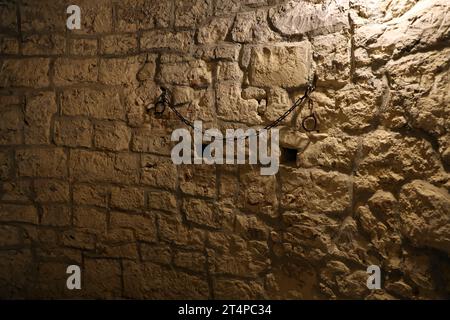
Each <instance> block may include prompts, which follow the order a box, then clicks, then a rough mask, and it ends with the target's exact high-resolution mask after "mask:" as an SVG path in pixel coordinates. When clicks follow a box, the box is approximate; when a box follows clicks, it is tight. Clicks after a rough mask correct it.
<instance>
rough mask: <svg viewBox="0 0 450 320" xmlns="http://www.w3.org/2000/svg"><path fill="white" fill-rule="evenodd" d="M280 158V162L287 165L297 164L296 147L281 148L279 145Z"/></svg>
mask: <svg viewBox="0 0 450 320" xmlns="http://www.w3.org/2000/svg"><path fill="white" fill-rule="evenodd" d="M280 151H281V158H280V163H281V164H284V165H288V166H293V167H294V166H296V165H297V152H298V150H297V149H290V148H283V147H280Z"/></svg>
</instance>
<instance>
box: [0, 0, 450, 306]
mask: <svg viewBox="0 0 450 320" xmlns="http://www.w3.org/2000/svg"><path fill="white" fill-rule="evenodd" d="M72 2H75V3H76V4H77V5H79V6H80V7H81V10H82V12H81V18H82V25H81V30H74V31H70V30H67V29H66V18H67V15H66V8H67V6H68V5H69V4H72ZM0 55H1V60H0V106H1V108H0V113H1V115H0V178H1V185H0V187H1V189H0V297H1V298H80V297H81V298H150V299H155V298H169V299H171V298H188V299H197V298H213V299H223V298H227V299H228V298H232V299H247V298H248V299H253V298H258V299H266V298H273V299H279V298H281V299H285V298H287V299H302V298H311V299H318V298H323V299H329V298H332V299H345V298H356V299H363V298H374V299H385V298H387V299H394V298H449V296H450V258H449V255H450V196H449V189H450V176H449V173H448V172H449V168H450V135H449V129H450V123H449V118H450V81H449V80H450V79H449V77H450V72H449V66H450V3H449V2H448V0H390V1H387V0H380V1H375V0H345V1H344V0H292V1H281V0H183V1H178V0H158V1H157V0H120V1H118V0H97V1H88V0H77V1H71V2H70V3H69V2H66V1H64V0H20V1H12V0H6V1H5V0H2V1H0ZM314 73H316V74H317V76H318V79H319V81H318V83H317V90H316V92H314V94H313V101H314V110H315V112H316V114H317V117H318V119H319V122H320V132H318V133H306V132H304V131H303V129H302V128H301V119H302V118H303V117H305V116H307V115H308V112H309V111H308V110H307V109H303V110H302V111H298V112H297V113H296V114H294V115H293V116H290V117H289V118H288V119H287V120H285V121H284V122H283V123H282V126H281V128H280V129H281V147H282V153H283V155H282V161H281V168H280V171H279V173H278V174H277V175H276V176H261V175H260V172H259V169H258V168H257V167H256V166H253V167H251V166H246V165H239V166H237V165H236V166H233V165H227V166H222V165H218V166H210V165H191V166H188V165H183V166H175V165H173V164H172V162H171V159H170V156H169V155H170V150H171V147H172V145H171V142H170V134H171V132H172V130H173V129H175V128H180V127H183V124H182V123H181V122H180V121H179V120H177V118H176V117H175V116H174V114H173V113H171V112H169V111H166V112H165V113H164V115H163V116H162V117H159V118H158V117H155V116H154V114H153V113H152V112H150V113H148V112H146V108H147V106H148V105H149V104H151V103H154V102H155V101H156V99H157V98H158V96H159V95H160V93H161V91H160V88H161V87H162V86H164V87H167V88H170V89H171V91H172V93H173V100H174V101H173V103H174V104H175V105H176V106H177V108H178V109H179V110H180V112H181V113H182V114H183V115H185V116H186V117H188V118H189V119H192V120H194V119H199V120H203V121H204V123H205V124H207V125H208V126H211V127H216V128H220V129H222V130H224V129H225V128H236V127H255V126H258V125H262V124H267V123H269V122H270V121H272V120H274V119H276V118H277V117H278V116H279V115H281V114H282V113H283V112H284V111H285V110H287V109H288V108H289V107H290V105H291V104H292V103H293V101H294V100H295V99H296V98H297V97H299V96H301V95H302V94H303V92H304V90H305V87H306V84H307V83H308V81H309V80H310V79H311V77H312V75H313V74H314ZM71 264H75V265H79V266H80V267H81V269H82V290H80V291H77V290H74V291H69V290H67V289H66V279H67V274H66V268H67V266H68V265H71ZM369 265H379V266H380V267H381V270H382V289H381V290H375V291H370V290H369V289H368V288H367V287H366V280H367V276H368V274H367V273H366V269H367V267H368V266H369Z"/></svg>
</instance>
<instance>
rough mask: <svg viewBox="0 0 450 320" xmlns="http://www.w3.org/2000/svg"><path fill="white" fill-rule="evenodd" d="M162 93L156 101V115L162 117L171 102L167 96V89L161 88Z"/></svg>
mask: <svg viewBox="0 0 450 320" xmlns="http://www.w3.org/2000/svg"><path fill="white" fill-rule="evenodd" d="M161 91H162V93H161V95H160V96H159V97H158V101H157V102H156V103H155V111H154V113H155V116H157V117H160V116H162V115H163V113H164V111H165V110H166V106H167V105H168V104H169V99H168V97H167V95H168V93H167V89H166V88H161Z"/></svg>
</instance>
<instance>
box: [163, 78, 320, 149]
mask: <svg viewBox="0 0 450 320" xmlns="http://www.w3.org/2000/svg"><path fill="white" fill-rule="evenodd" d="M316 82H317V77H316V76H315V75H314V79H313V81H311V82H310V84H309V85H308V87H307V88H306V91H305V93H304V95H303V96H301V97H300V98H298V99H297V100H296V101H295V102H294V104H293V105H292V106H291V107H290V108H289V109H288V110H286V112H285V113H283V114H282V115H281V116H279V117H278V118H277V119H276V120H275V121H273V122H271V123H270V124H268V125H266V126H265V127H264V128H263V129H264V130H270V129H272V128H274V127H276V126H278V125H279V124H280V123H281V122H282V121H283V120H284V119H286V118H287V117H288V116H289V115H290V114H291V113H292V112H293V111H294V110H295V109H296V108H298V107H299V106H301V105H302V104H303V103H304V102H305V101H306V100H308V101H309V103H310V105H309V108H310V112H311V114H310V115H309V116H308V117H306V118H304V119H303V122H302V127H303V129H304V130H305V131H308V132H311V131H316V129H317V118H316V116H315V114H314V112H313V109H312V100H311V97H310V94H311V93H313V92H314V90H315V89H316ZM162 90H163V92H162V94H161V95H160V97H159V99H158V101H157V102H156V104H155V114H156V115H157V116H161V115H162V114H163V113H164V111H165V109H166V106H167V107H169V109H170V110H172V111H173V112H174V113H175V115H176V116H177V118H178V119H179V120H180V121H181V122H183V123H184V124H186V125H187V126H188V127H191V128H192V129H193V130H194V131H198V128H196V127H195V126H194V123H193V122H192V121H191V120H189V119H187V118H185V117H184V116H183V115H182V114H181V113H180V112H179V111H178V110H177V109H176V108H175V107H174V106H173V105H172V104H171V103H170V100H169V97H168V90H167V89H165V88H163V89H162ZM309 119H312V120H313V123H314V126H313V128H312V129H309V128H308V127H307V125H306V123H307V120H309ZM201 133H202V135H206V132H205V131H201ZM260 134H261V131H258V132H257V133H256V134H251V135H245V136H240V137H233V138H232V139H228V138H222V139H220V140H222V141H231V140H246V139H248V138H250V137H258V136H259V135H260Z"/></svg>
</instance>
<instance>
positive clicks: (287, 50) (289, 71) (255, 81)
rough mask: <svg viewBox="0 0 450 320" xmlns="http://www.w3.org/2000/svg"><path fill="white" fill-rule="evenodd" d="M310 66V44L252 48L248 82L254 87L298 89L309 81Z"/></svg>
mask: <svg viewBox="0 0 450 320" xmlns="http://www.w3.org/2000/svg"><path fill="white" fill-rule="evenodd" d="M310 64H311V44H310V43H308V42H302V43H299V44H298V45H292V44H288V45H279V46H272V47H268V46H267V47H262V48H254V49H253V50H252V55H251V59H250V66H249V81H250V84H251V85H253V86H256V87H267V86H279V87H284V88H294V87H300V86H303V85H306V84H307V82H308V80H309V76H310V74H309V73H310V69H309V68H310Z"/></svg>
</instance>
